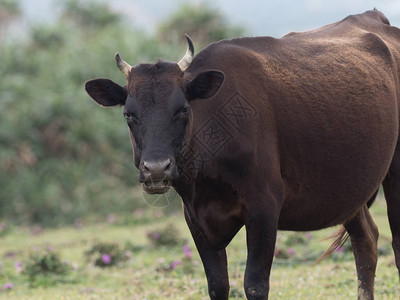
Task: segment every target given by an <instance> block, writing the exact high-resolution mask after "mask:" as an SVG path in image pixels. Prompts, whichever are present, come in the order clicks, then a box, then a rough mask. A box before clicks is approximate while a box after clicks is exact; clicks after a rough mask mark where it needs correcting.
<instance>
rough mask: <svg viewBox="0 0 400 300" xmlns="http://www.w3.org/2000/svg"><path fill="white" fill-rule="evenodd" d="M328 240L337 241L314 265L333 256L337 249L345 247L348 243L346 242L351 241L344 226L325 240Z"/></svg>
mask: <svg viewBox="0 0 400 300" xmlns="http://www.w3.org/2000/svg"><path fill="white" fill-rule="evenodd" d="M328 239H335V240H334V241H333V243H332V245H331V246H330V247H329V248H328V249H327V250H326V251H325V252H324V254H322V255H321V256H320V257H319V258H318V259H317V260H316V261H315V262H314V265H316V264H318V263H319V262H321V261H322V260H324V259H325V258H328V257H329V256H331V255H332V254H333V253H334V252H335V251H336V249H338V248H340V247H343V245H344V243H346V241H347V240H348V239H349V234H348V233H347V231H346V228H344V226H342V227H340V229H339V230H338V231H337V232H336V233H334V234H333V235H331V236H330V237H328V238H326V239H325V240H328Z"/></svg>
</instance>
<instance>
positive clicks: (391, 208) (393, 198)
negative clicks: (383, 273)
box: [383, 149, 400, 275]
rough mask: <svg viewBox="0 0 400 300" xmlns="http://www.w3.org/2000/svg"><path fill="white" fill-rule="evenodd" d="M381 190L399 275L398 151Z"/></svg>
mask: <svg viewBox="0 0 400 300" xmlns="http://www.w3.org/2000/svg"><path fill="white" fill-rule="evenodd" d="M383 190H384V192H385V198H386V203H387V213H388V218H389V224H390V230H391V231H392V247H393V252H394V257H395V260H396V267H397V270H398V272H399V275H400V152H399V150H398V149H396V153H395V156H394V158H393V161H392V164H391V166H390V169H389V172H388V174H387V175H386V178H385V180H384V181H383Z"/></svg>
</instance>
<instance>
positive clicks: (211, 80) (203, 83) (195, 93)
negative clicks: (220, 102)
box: [186, 71, 225, 100]
mask: <svg viewBox="0 0 400 300" xmlns="http://www.w3.org/2000/svg"><path fill="white" fill-rule="evenodd" d="M224 79H225V75H224V73H222V72H220V71H206V72H202V73H200V74H198V75H197V76H196V77H195V78H194V79H193V80H192V81H190V82H189V83H188V84H187V86H186V92H187V96H188V100H194V99H207V98H210V97H212V96H214V95H215V94H216V93H217V92H218V90H219V89H220V87H221V86H222V83H223V82H224Z"/></svg>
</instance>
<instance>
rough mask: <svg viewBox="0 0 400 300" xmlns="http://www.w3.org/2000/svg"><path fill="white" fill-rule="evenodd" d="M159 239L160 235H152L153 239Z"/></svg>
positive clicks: (155, 233) (156, 233)
mask: <svg viewBox="0 0 400 300" xmlns="http://www.w3.org/2000/svg"><path fill="white" fill-rule="evenodd" d="M160 237H161V234H159V233H158V232H154V233H153V239H155V240H158V239H159V238H160Z"/></svg>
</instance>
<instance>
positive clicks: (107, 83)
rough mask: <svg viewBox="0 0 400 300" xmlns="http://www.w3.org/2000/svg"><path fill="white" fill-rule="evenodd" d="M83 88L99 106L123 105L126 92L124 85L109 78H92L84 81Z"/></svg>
mask: <svg viewBox="0 0 400 300" xmlns="http://www.w3.org/2000/svg"><path fill="white" fill-rule="evenodd" d="M85 90H86V92H87V93H88V94H89V96H90V97H92V98H93V100H94V101H96V102H97V103H98V104H100V105H101V106H115V105H125V101H126V97H127V93H126V89H125V87H122V86H120V85H119V84H116V83H115V82H113V81H111V80H110V79H104V78H99V79H93V80H89V81H87V82H86V83H85Z"/></svg>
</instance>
